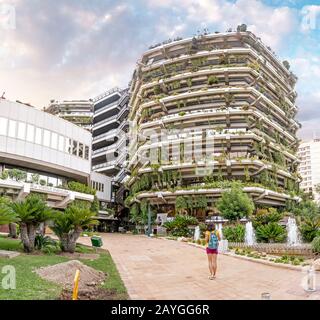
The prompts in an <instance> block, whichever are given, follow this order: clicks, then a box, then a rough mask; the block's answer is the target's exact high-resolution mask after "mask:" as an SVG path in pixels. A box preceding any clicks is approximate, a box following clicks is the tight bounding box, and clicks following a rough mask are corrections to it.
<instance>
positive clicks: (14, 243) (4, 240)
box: [0, 235, 22, 251]
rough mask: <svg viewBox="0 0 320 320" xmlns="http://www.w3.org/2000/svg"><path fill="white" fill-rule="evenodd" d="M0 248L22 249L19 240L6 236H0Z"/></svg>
mask: <svg viewBox="0 0 320 320" xmlns="http://www.w3.org/2000/svg"><path fill="white" fill-rule="evenodd" d="M0 250H8V251H22V243H21V240H18V239H8V237H6V236H2V235H1V236H0Z"/></svg>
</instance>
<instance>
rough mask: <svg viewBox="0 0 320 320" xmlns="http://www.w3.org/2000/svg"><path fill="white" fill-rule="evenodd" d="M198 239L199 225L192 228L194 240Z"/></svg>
mask: <svg viewBox="0 0 320 320" xmlns="http://www.w3.org/2000/svg"><path fill="white" fill-rule="evenodd" d="M199 239H200V227H199V226H196V227H195V229H194V240H195V241H197V240H199Z"/></svg>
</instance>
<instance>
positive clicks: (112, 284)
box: [0, 237, 128, 300]
mask: <svg viewBox="0 0 320 320" xmlns="http://www.w3.org/2000/svg"><path fill="white" fill-rule="evenodd" d="M0 250H11V251H12V250H16V251H22V245H21V243H20V240H14V239H10V238H4V237H0ZM77 251H78V252H81V253H92V252H94V250H93V249H92V248H90V247H86V246H83V245H77ZM98 254H99V255H100V257H99V258H98V259H96V260H92V261H90V260H85V259H81V262H82V263H84V264H86V265H88V266H90V267H92V268H94V269H96V270H101V271H103V272H106V273H107V275H108V276H107V278H106V281H105V282H104V284H103V285H102V287H103V288H105V289H108V290H110V291H112V292H114V293H115V294H116V298H117V299H127V298H128V295H127V290H126V288H125V286H124V284H123V282H122V280H121V278H120V275H119V273H118V270H117V268H116V266H115V264H114V262H113V260H112V258H111V256H110V254H109V253H108V252H107V251H104V250H99V251H98ZM69 260H70V259H69V258H67V257H63V256H60V255H54V254H51V255H45V254H41V253H38V252H37V253H35V254H24V253H21V254H20V256H18V257H15V258H11V259H7V258H0V300H52V299H59V296H60V294H61V291H62V286H61V285H59V284H56V283H53V282H49V281H46V280H43V279H42V278H40V277H39V276H38V275H37V274H36V273H35V272H33V270H34V269H37V268H40V267H44V266H49V265H54V264H57V263H61V262H66V261H69ZM6 265H12V266H14V267H15V270H16V289H9V290H6V289H3V288H2V286H1V281H2V278H3V277H4V276H5V274H2V273H1V270H2V267H3V266H6Z"/></svg>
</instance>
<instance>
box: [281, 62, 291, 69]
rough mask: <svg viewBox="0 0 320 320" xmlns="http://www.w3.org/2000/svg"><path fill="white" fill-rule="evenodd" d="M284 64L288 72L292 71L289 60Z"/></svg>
mask: <svg viewBox="0 0 320 320" xmlns="http://www.w3.org/2000/svg"><path fill="white" fill-rule="evenodd" d="M282 64H283V65H284V67H285V68H286V69H287V70H290V63H289V62H288V61H287V60H284V61H282Z"/></svg>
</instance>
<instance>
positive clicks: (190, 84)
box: [186, 78, 192, 88]
mask: <svg viewBox="0 0 320 320" xmlns="http://www.w3.org/2000/svg"><path fill="white" fill-rule="evenodd" d="M186 81H187V86H188V87H189V88H191V87H192V78H188V79H187V80H186Z"/></svg>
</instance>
